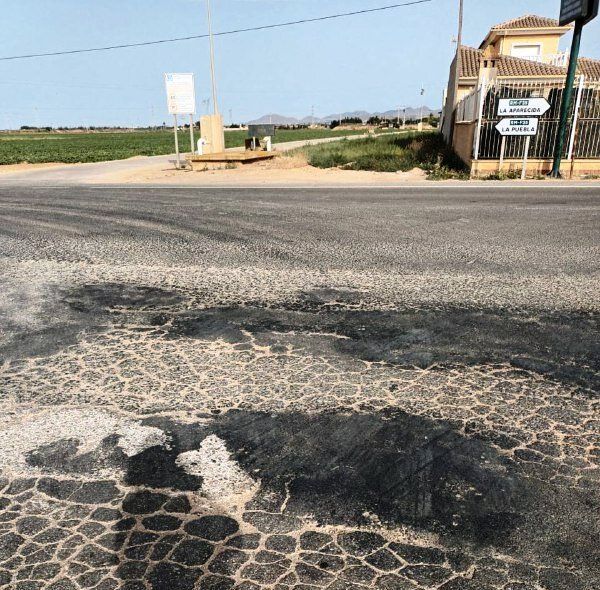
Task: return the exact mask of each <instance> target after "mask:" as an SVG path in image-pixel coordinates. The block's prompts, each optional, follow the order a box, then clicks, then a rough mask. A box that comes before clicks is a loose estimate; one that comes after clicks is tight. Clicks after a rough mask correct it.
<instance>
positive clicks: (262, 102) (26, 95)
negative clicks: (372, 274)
mask: <svg viewBox="0 0 600 590" xmlns="http://www.w3.org/2000/svg"><path fill="white" fill-rule="evenodd" d="M397 1H399V0H396V1H394V0H213V20H214V24H213V26H214V30H215V31H221V30H227V29H234V28H239V27H248V26H255V25H262V24H269V23H276V22H281V21H286V20H294V19H300V18H307V17H315V16H320V15H328V14H332V13H336V12H347V11H352V10H359V9H362V8H374V7H377V6H383V5H386V4H394V3H396V2H397ZM457 5H458V0H432V2H431V3H429V4H422V5H416V6H411V7H406V8H399V9H396V10H390V11H386V12H379V13H373V14H368V15H364V16H356V17H349V18H344V19H339V20H334V21H326V22H322V23H314V24H307V25H300V26H295V27H287V28H283V29H275V30H270V31H265V32H259V33H245V34H241V35H236V36H229V37H221V38H218V39H217V40H216V54H217V78H218V85H219V96H220V103H221V105H220V106H221V111H222V113H223V114H224V116H225V119H226V121H227V120H228V119H229V109H231V110H232V111H233V118H234V120H237V121H246V120H248V119H251V118H254V117H257V116H260V115H262V114H265V113H269V112H275V113H280V114H284V115H290V116H305V115H308V114H310V111H311V106H312V105H314V108H315V114H316V115H317V116H325V115H328V114H332V113H337V112H340V111H350V110H359V109H365V110H369V111H374V110H387V109H390V108H395V107H396V106H398V105H402V104H406V105H412V106H416V105H418V104H420V102H421V98H420V96H419V91H420V88H421V84H423V85H424V86H425V89H426V95H425V100H424V102H425V103H426V104H427V105H429V106H431V107H439V106H440V105H441V96H442V91H443V88H444V86H445V84H446V80H447V75H448V66H449V63H450V61H451V58H452V52H453V45H452V43H451V39H452V37H453V35H455V31H456V18H457ZM559 5H560V2H559V0H529V1H528V2H523V1H522V0H503V1H502V2H481V1H476V0H465V31H464V42H465V43H466V44H471V45H478V44H479V42H480V41H481V40H482V39H483V37H484V36H485V34H486V32H487V31H488V29H489V27H490V26H491V25H494V24H496V23H499V22H502V21H504V20H507V19H510V18H514V17H517V16H521V15H522V14H524V13H532V14H540V15H544V16H550V17H556V16H557V15H558V11H559ZM0 19H1V21H2V29H3V30H2V35H1V37H0V57H2V56H9V55H15V54H23V53H37V52H45V51H54V50H68V49H76V48H85V47H93V46H102V45H111V44H119V43H128V42H137V41H146V40H153V39H162V38H166V37H176V36H185V35H190V34H191V35H193V34H201V33H204V32H206V21H205V6H204V2H203V0H52V1H50V0H3V2H2V8H1V12H0ZM567 46H568V40H567V38H564V40H563V48H566V47H567ZM582 55H587V56H590V57H598V58H600V18H598V19H597V20H596V21H594V22H593V23H591V24H590V25H588V26H587V27H586V29H585V31H584V38H583V43H582ZM167 71H173V72H188V71H192V72H195V74H196V88H197V97H198V109H199V111H201V110H202V99H203V98H208V96H209V95H210V86H209V75H208V71H209V70H208V43H207V41H205V40H195V41H185V42H180V43H174V44H170V45H157V46H152V47H145V48H135V49H123V50H118V51H108V52H104V53H89V54H81V55H73V56H64V57H46V58H39V59H31V60H22V61H0V72H1V76H0V88H1V92H0V128H1V127H7V126H11V127H15V126H20V125H22V124H30V125H38V124H39V125H78V124H83V125H94V124H96V125H98V124H123V125H138V124H147V123H149V122H150V121H152V122H154V123H160V122H162V121H163V120H168V116H167V112H166V101H165V93H164V89H163V73H164V72H167Z"/></svg>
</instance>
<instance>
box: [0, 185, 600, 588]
mask: <svg viewBox="0 0 600 590" xmlns="http://www.w3.org/2000/svg"><path fill="white" fill-rule="evenodd" d="M599 222H600V188H597V187H596V188H594V187H589V188H573V189H565V188H564V187H558V186H556V187H549V188H546V187H544V186H540V187H532V188H529V187H528V188H519V189H512V188H509V187H497V186H494V187H489V188H488V187H465V186H462V185H457V186H450V187H449V186H445V187H433V188H419V189H410V188H406V189H401V190H386V189H377V190H374V189H372V190H369V189H334V188H332V189H294V190H291V189H202V188H185V189H184V188H169V187H164V188H151V187H146V188H135V187H134V188H131V187H128V188H124V187H116V186H115V187H110V186H103V187H63V188H60V187H30V188H27V187H23V186H18V187H17V186H14V187H10V186H6V185H3V186H1V187H0V256H1V257H2V258H1V265H0V285H1V289H0V317H1V325H0V587H7V588H10V589H13V588H14V589H17V590H46V589H48V590H79V589H88V588H90V589H92V588H93V589H96V590H114V589H117V588H119V589H123V590H197V589H202V590H205V589H206V590H209V589H210V590H230V589H233V588H235V589H239V590H258V589H260V588H268V589H272V590H290V589H292V588H298V589H301V590H321V589H323V590H324V589H325V588H327V589H330V590H343V589H350V590H366V589H367V588H371V589H376V590H419V589H422V590H426V589H429V590H431V589H436V590H597V589H598V588H600V583H599V580H600V549H599V543H598V541H599V539H600V488H599V485H598V484H599V482H600V476H599V464H600V414H599V384H600V344H599V339H598V327H599V321H598V320H599V308H600V299H599V296H598V294H599V292H600V280H599V279H600V264H599V262H598V261H599V260H600V239H599V238H600V223H599Z"/></svg>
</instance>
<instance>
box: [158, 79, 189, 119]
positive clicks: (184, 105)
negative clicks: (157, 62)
mask: <svg viewBox="0 0 600 590" xmlns="http://www.w3.org/2000/svg"><path fill="white" fill-rule="evenodd" d="M165 87H166V89H167V104H168V107H169V114H171V115H193V114H194V113H195V112H196V93H195V91H194V74H165Z"/></svg>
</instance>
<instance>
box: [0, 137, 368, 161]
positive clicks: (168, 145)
mask: <svg viewBox="0 0 600 590" xmlns="http://www.w3.org/2000/svg"><path fill="white" fill-rule="evenodd" d="M360 133H364V131H359V130H354V131H349V130H332V129H326V128H322V129H281V130H277V135H276V137H275V141H276V142H285V141H301V140H306V139H321V138H325V137H343V136H345V135H356V134H360ZM246 136H247V132H246V131H244V130H234V131H227V132H226V133H225V143H226V146H227V147H238V146H242V145H244V140H245V138H246ZM195 138H196V139H198V132H197V131H196V132H195ZM179 145H180V147H181V150H182V151H183V152H185V151H189V149H190V138H189V131H181V132H180V133H179ZM174 151H175V148H174V141H173V132H172V131H168V130H162V129H161V130H157V131H153V130H149V131H132V132H80V133H58V132H32V133H0V165H1V164H20V163H22V162H29V163H31V164H38V163H49V162H65V163H75V162H102V161H105V160H121V159H125V158H131V157H134V156H160V155H164V154H171V153H173V152H174Z"/></svg>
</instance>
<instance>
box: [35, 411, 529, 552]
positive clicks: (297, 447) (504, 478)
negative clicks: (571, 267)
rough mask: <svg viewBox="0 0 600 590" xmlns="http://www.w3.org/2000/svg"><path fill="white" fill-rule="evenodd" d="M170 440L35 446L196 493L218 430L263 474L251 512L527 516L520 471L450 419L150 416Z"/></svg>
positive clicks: (400, 517)
mask: <svg viewBox="0 0 600 590" xmlns="http://www.w3.org/2000/svg"><path fill="white" fill-rule="evenodd" d="M144 424H145V425H151V426H155V427H157V426H158V427H159V428H161V429H162V430H163V431H164V432H166V433H167V434H168V436H169V439H170V442H169V444H168V445H166V446H162V445H157V446H153V447H150V448H148V449H146V450H144V451H143V452H141V453H139V454H137V455H135V456H133V457H127V456H126V455H125V454H124V453H123V452H122V451H121V450H120V449H119V448H118V446H117V443H118V437H117V436H111V437H108V438H107V439H105V440H104V441H103V442H102V444H101V445H100V446H99V448H98V449H95V450H94V451H92V452H90V453H83V454H78V453H77V451H78V442H77V441H74V440H63V441H59V442H57V443H54V444H52V445H48V446H44V447H41V448H39V449H37V450H36V451H34V452H32V453H30V454H29V456H28V457H27V461H28V463H29V464H30V465H32V466H36V467H43V468H45V469H52V470H54V471H55V472H56V473H64V472H67V473H72V474H74V473H79V474H92V473H94V471H96V470H98V469H99V468H101V467H103V466H115V467H119V468H120V469H121V470H122V472H123V473H124V482H125V483H126V484H128V485H136V486H138V485H139V486H145V487H150V488H160V489H162V488H170V489H177V490H183V491H191V490H199V489H200V488H201V486H202V478H201V477H197V476H193V475H188V474H187V473H185V471H184V470H183V469H181V467H179V466H178V464H177V457H178V456H179V455H180V454H181V453H185V452H187V451H193V450H196V449H198V448H199V446H200V444H201V442H202V440H203V439H204V438H206V436H208V435H209V434H216V435H217V436H218V437H219V438H221V439H222V440H224V441H226V444H227V447H228V448H229V450H230V451H231V452H232V456H233V457H234V458H235V460H237V462H238V463H239V465H240V466H241V467H242V468H243V469H244V470H245V471H246V472H247V473H248V474H251V475H252V477H254V478H256V479H258V480H260V481H261V490H260V492H259V493H258V495H257V497H256V498H255V499H254V501H253V503H252V505H251V506H250V507H249V509H257V510H266V511H267V512H274V511H275V512H277V511H279V509H280V507H281V505H283V503H284V500H285V498H286V495H287V494H289V498H288V500H287V502H286V510H285V512H286V515H287V516H289V517H290V518H302V517H305V516H311V517H314V518H316V519H317V521H318V522H319V523H321V524H345V525H352V526H358V525H369V524H372V520H371V517H372V516H373V515H375V516H376V518H378V519H379V520H381V521H383V522H387V523H388V524H389V525H394V526H396V525H402V524H410V525H414V526H417V527H419V528H422V529H425V530H431V531H437V532H444V531H446V532H448V533H452V534H453V535H460V536H464V537H468V538H471V539H473V540H476V541H479V542H490V541H493V540H494V539H498V538H501V537H502V536H504V535H505V534H506V533H507V532H508V531H509V530H511V529H512V528H513V527H514V526H515V524H516V523H518V521H519V505H520V504H521V503H522V502H523V499H524V498H526V497H527V489H526V487H525V486H524V485H523V484H522V483H521V482H520V476H519V475H518V473H517V471H516V470H515V469H513V468H512V467H511V464H510V462H509V461H507V460H504V459H502V458H501V457H500V456H498V454H497V452H495V451H494V450H492V449H491V447H489V446H488V445H487V444H485V443H484V442H482V441H480V440H477V439H470V438H467V437H465V436H463V435H461V434H459V433H457V432H455V431H454V430H453V429H452V427H451V426H450V425H449V424H448V423H445V422H443V421H439V422H437V421H434V420H429V419H426V418H422V417H417V416H411V415H409V414H407V413H405V412H401V411H390V412H381V413H378V414H375V415H362V414H340V413H335V414H325V415H315V416H308V415H305V414H301V413H286V414H277V415H272V414H269V413H262V412H248V411H233V412H228V413H225V414H223V415H218V416H215V417H214V418H213V419H212V420H211V421H209V422H207V423H206V424H204V423H201V424H195V425H189V424H180V423H176V422H171V421H166V420H164V419H161V418H152V419H148V420H146V421H145V422H144Z"/></svg>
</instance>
